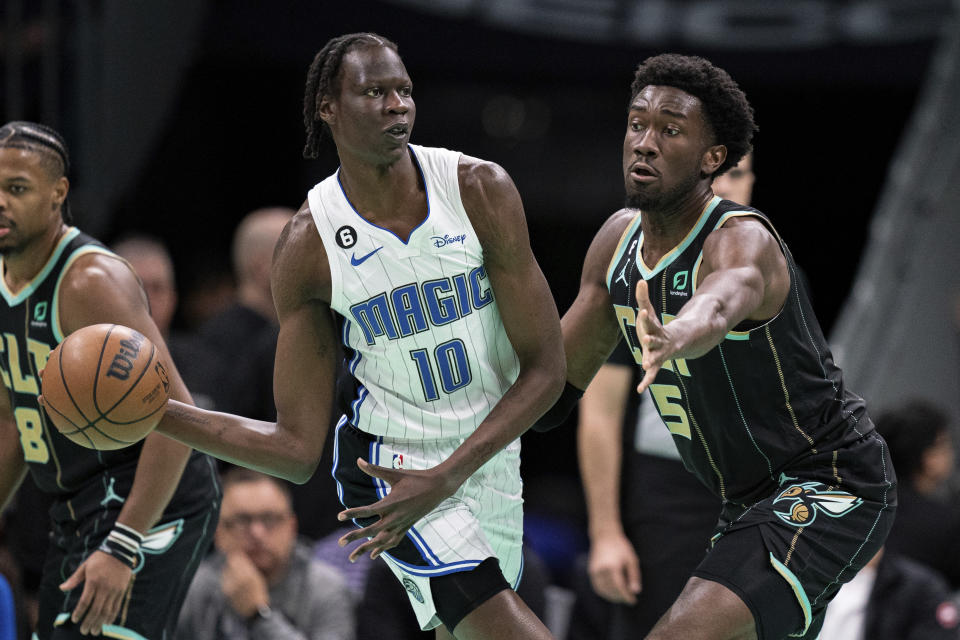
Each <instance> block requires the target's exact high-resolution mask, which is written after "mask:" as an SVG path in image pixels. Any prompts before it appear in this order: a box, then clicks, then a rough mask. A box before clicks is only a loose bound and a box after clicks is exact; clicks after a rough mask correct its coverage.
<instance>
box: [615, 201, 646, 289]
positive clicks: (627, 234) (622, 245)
mask: <svg viewBox="0 0 960 640" xmlns="http://www.w3.org/2000/svg"><path fill="white" fill-rule="evenodd" d="M639 225H640V212H639V211H637V215H636V216H634V218H633V220H631V221H630V224H628V225H627V228H626V229H624V231H623V235H621V236H620V242H618V243H617V249H616V251H614V252H613V259H612V260H611V261H610V266H608V267H607V291H609V290H610V283H612V282H613V270H614V269H615V268H616V266H617V265H618V264H619V263H620V259H621V258H623V252H624V251H626V250H627V245H628V242H629V240H630V238H632V237H633V234H634V232H635V231H636V230H637V226H639Z"/></svg>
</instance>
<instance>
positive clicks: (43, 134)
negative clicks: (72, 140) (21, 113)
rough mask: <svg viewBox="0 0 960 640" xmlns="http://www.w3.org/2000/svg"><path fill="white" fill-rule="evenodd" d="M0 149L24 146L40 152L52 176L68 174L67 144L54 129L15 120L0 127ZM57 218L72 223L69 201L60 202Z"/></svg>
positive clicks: (68, 157)
mask: <svg viewBox="0 0 960 640" xmlns="http://www.w3.org/2000/svg"><path fill="white" fill-rule="evenodd" d="M0 148H6V149H26V150H27V151H31V152H33V153H37V154H40V155H41V157H42V158H43V165H44V167H45V168H46V169H47V171H49V172H50V174H51V175H53V176H54V177H56V178H60V177H63V176H66V175H67V174H69V173H70V152H69V151H67V143H66V142H65V141H64V139H63V136H61V135H60V134H59V133H58V132H57V131H56V130H55V129H53V128H51V127H48V126H47V125H44V124H39V123H36V122H27V121H25V120H15V121H13V122H8V123H7V124H5V125H3V126H2V127H0ZM60 217H61V218H62V219H63V221H64V222H66V223H67V224H70V223H71V222H73V215H72V214H71V213H70V203H69V202H68V201H67V200H64V201H63V205H62V206H61V207H60Z"/></svg>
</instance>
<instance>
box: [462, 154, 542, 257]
mask: <svg viewBox="0 0 960 640" xmlns="http://www.w3.org/2000/svg"><path fill="white" fill-rule="evenodd" d="M457 175H458V178H459V182H460V200H461V201H462V202H463V208H464V209H465V210H466V212H467V216H468V217H469V218H470V222H471V224H473V228H474V230H475V231H476V232H477V236H478V238H479V240H480V243H481V245H482V246H483V248H484V252H485V255H486V256H487V258H488V259H495V258H496V256H497V255H498V254H502V255H504V256H510V255H515V254H517V253H518V252H521V251H526V250H529V249H528V247H529V238H528V237H527V222H526V215H525V214H524V211H523V202H522V201H521V199H520V194H519V193H518V192H517V187H516V185H514V184H513V180H512V179H511V178H510V175H509V174H508V173H507V172H506V170H505V169H504V168H503V167H501V166H500V165H498V164H497V163H495V162H489V161H487V160H481V159H479V158H474V157H472V156H468V155H463V156H461V157H460V164H459V165H458V167H457Z"/></svg>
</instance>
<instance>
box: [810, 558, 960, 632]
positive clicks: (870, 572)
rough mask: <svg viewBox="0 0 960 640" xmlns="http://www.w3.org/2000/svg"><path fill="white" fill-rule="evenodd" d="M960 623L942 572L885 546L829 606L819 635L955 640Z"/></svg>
mask: <svg viewBox="0 0 960 640" xmlns="http://www.w3.org/2000/svg"><path fill="white" fill-rule="evenodd" d="M958 625H960V614H958V611H957V605H956V603H955V602H953V601H952V600H951V599H950V590H949V588H948V587H947V583H946V581H945V580H944V579H943V578H942V577H941V576H939V575H938V574H937V573H935V572H934V571H932V570H931V569H929V568H928V567H925V566H924V565H921V564H918V563H916V562H913V561H912V560H910V559H908V558H904V557H902V556H897V555H896V554H893V553H885V552H884V550H883V549H881V550H880V551H879V552H878V553H877V555H876V556H874V557H873V559H872V560H871V561H870V562H869V564H867V566H866V567H864V568H863V569H862V570H861V571H860V573H858V574H857V575H856V576H854V578H853V580H851V581H850V582H848V583H847V584H845V585H843V587H841V588H840V592H839V593H837V595H836V597H835V598H834V599H833V601H832V602H831V603H830V606H829V607H827V613H826V617H825V618H824V622H823V628H822V629H821V631H820V637H819V640H956V638H957V637H958V635H957V628H958Z"/></svg>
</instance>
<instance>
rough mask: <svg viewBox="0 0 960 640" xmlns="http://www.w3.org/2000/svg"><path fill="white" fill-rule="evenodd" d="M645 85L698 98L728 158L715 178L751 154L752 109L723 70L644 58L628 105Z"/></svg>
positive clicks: (694, 61)
mask: <svg viewBox="0 0 960 640" xmlns="http://www.w3.org/2000/svg"><path fill="white" fill-rule="evenodd" d="M647 85H661V86H665V87H674V88H677V89H680V90H681V91H685V92H686V93H689V94H690V95H692V96H695V97H697V98H699V100H700V102H701V104H702V105H703V113H704V117H705V119H706V121H707V124H708V125H709V126H710V129H711V130H712V131H713V135H714V136H715V138H716V144H722V145H724V146H725V147H726V148H727V159H726V160H724V162H723V164H721V165H720V166H719V167H717V170H716V171H715V172H714V173H713V177H714V178H716V177H717V176H719V175H721V174H722V173H725V172H726V171H727V170H728V169H731V168H733V167H735V166H737V163H738V162H740V159H741V158H743V156H745V155H747V154H748V153H749V152H750V149H751V148H752V145H751V144H750V140H751V139H752V138H753V134H754V132H755V131H756V130H757V125H756V124H755V123H754V121H753V107H751V106H750V103H749V102H748V101H747V96H746V95H744V93H743V91H742V90H741V89H740V87H739V86H737V83H736V82H735V81H734V80H733V78H731V77H730V74H728V73H727V72H726V71H724V70H723V69H721V68H719V67H715V66H713V64H711V63H710V61H709V60H706V59H704V58H699V57H696V56H682V55H679V54H676V53H664V54H661V55H658V56H653V57H652V58H647V59H646V60H644V61H643V63H642V64H640V66H638V67H637V70H636V72H635V73H634V77H633V84H632V85H631V86H630V102H631V104H632V103H633V100H634V99H635V98H636V97H637V94H639V93H640V92H641V91H642V90H643V88H644V87H646V86H647Z"/></svg>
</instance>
